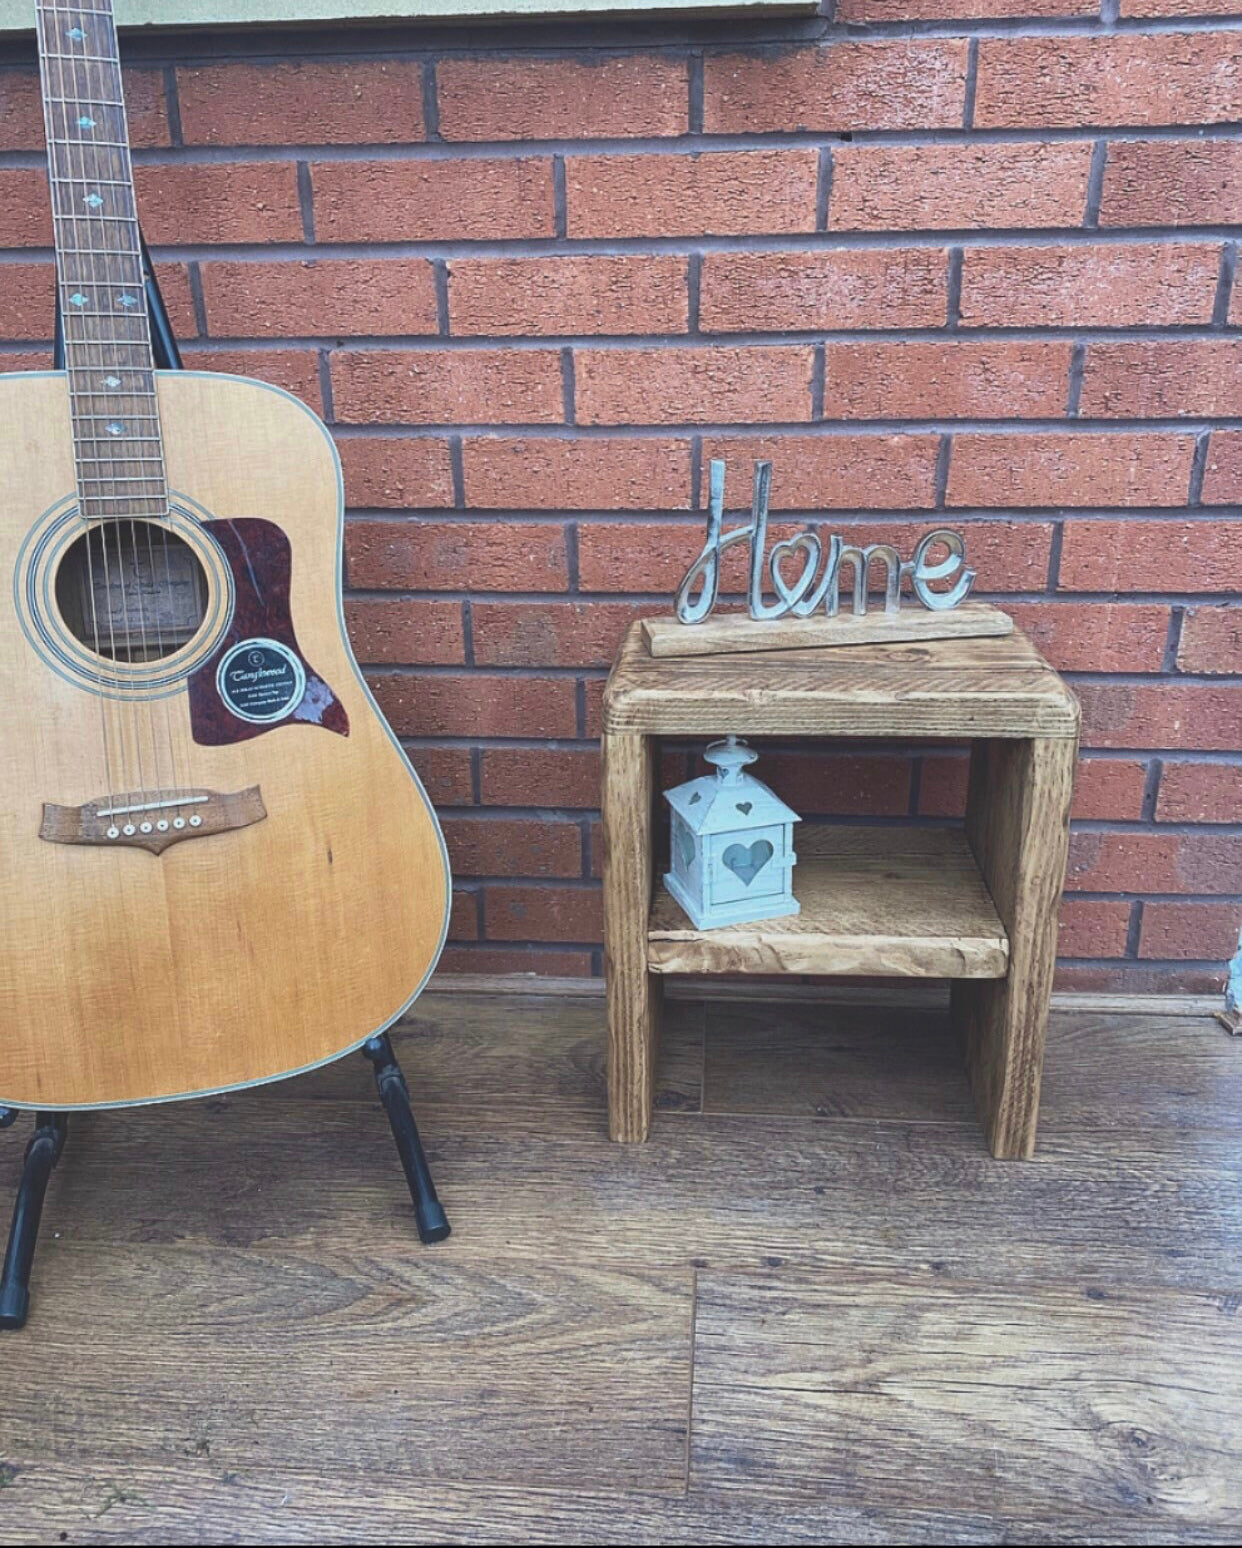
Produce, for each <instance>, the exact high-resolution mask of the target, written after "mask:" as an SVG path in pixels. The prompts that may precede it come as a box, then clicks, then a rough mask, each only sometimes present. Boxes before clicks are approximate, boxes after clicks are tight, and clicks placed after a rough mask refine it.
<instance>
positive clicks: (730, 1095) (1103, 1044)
mask: <svg viewBox="0 0 1242 1548" xmlns="http://www.w3.org/2000/svg"><path fill="white" fill-rule="evenodd" d="M705 1050H706V1051H705V1068H704V1087H705V1090H704V1099H703V1101H704V1108H705V1110H706V1111H708V1112H713V1113H738V1114H771V1115H778V1114H787V1115H790V1116H797V1117H810V1116H817V1117H821V1118H831V1119H854V1118H861V1119H866V1120H874V1119H899V1120H902V1121H906V1122H913V1123H920V1122H927V1123H950V1122H951V1123H974V1122H975V1121H976V1120H975V1115H974V1107H973V1105H972V1103H971V1099H970V1091H969V1088H968V1085H967V1081H966V1074H965V1062H964V1057H963V1054H962V1051H961V1048H960V1046H959V1044H958V1041H957V1038H956V1036H955V1034H954V1032H953V1030H952V1028H951V1027H950V1025H949V1018H948V1013H947V1011H941V1010H935V1009H928V1010H922V1011H916V1010H910V1009H904V1010H900V1011H897V1010H892V1009H888V1008H886V1007H885V1006H883V1005H875V1006H860V1005H833V1004H820V1005H814V1004H799V1005H768V1006H764V1005H756V1004H752V1003H738V1004H728V1003H725V1004H709V1005H708V1006H707V1030H706V1041H705ZM1135 1125H1140V1126H1143V1127H1147V1128H1155V1127H1158V1126H1165V1125H1167V1126H1168V1127H1170V1128H1181V1127H1198V1128H1236V1127H1238V1126H1239V1125H1242V1045H1239V1044H1237V1043H1231V1042H1230V1040H1229V1038H1228V1037H1227V1035H1226V1034H1225V1033H1224V1031H1223V1029H1222V1028H1221V1027H1220V1026H1219V1025H1218V1024H1216V1023H1214V1022H1213V1021H1212V1020H1210V1019H1209V1018H1206V1017H1202V1018H1188V1017H1172V1016H1133V1015H1130V1016H1127V1015H1117V1014H1112V1015H1100V1014H1093V1013H1091V1012H1086V1011H1073V1012H1071V1011H1062V1012H1058V1013H1056V1014H1054V1015H1053V1017H1052V1020H1051V1023H1050V1025H1049V1030H1048V1051H1047V1057H1046V1059H1045V1061H1044V1083H1043V1095H1042V1101H1041V1104H1040V1132H1041V1134H1043V1135H1047V1134H1049V1133H1051V1132H1053V1131H1056V1130H1070V1129H1081V1130H1092V1129H1118V1128H1131V1127H1134V1126H1135Z"/></svg>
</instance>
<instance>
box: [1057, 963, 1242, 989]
mask: <svg viewBox="0 0 1242 1548" xmlns="http://www.w3.org/2000/svg"><path fill="white" fill-rule="evenodd" d="M1052 986H1053V988H1054V989H1055V990H1057V991H1062V990H1063V991H1065V992H1067V993H1069V992H1074V993H1077V994H1114V993H1116V994H1126V995H1133V994H1150V995H1168V994H1220V992H1221V991H1222V990H1223V989H1224V987H1225V970H1224V968H1223V967H1222V968H1211V969H1206V968H1198V967H1195V968H1184V967H1168V966H1164V965H1161V966H1152V967H1141V966H1139V965H1138V964H1136V963H1133V962H1118V963H1116V964H1115V965H1113V966H1109V967H1105V966H1103V965H1101V964H1098V963H1082V964H1079V963H1076V962H1066V963H1059V964H1058V965H1057V971H1056V976H1055V977H1054V978H1053V980H1052Z"/></svg>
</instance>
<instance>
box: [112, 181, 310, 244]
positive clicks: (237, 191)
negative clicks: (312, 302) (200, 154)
mask: <svg viewBox="0 0 1242 1548" xmlns="http://www.w3.org/2000/svg"><path fill="white" fill-rule="evenodd" d="M134 185H135V189H136V191H137V197H138V211H139V214H140V215H141V216H142V229H143V234H144V235H145V237H146V239H147V241H148V242H154V243H157V244H161V245H165V246H182V247H184V246H187V245H189V244H190V243H216V242H238V243H243V242H300V241H301V240H302V210H301V206H300V205H299V203H298V181H297V172H296V170H295V169H294V167H293V165H292V164H291V163H289V162H283V161H229V162H220V163H217V162H186V163H169V164H164V163H160V164H158V165H155V166H150V165H145V166H138V167H135V169H134Z"/></svg>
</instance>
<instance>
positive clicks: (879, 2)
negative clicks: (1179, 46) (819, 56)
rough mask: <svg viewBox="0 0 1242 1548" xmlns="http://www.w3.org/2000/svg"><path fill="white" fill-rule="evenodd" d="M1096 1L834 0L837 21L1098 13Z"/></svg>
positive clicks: (1023, 16) (1083, 14) (985, 17)
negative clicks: (835, 0) (835, 1)
mask: <svg viewBox="0 0 1242 1548" xmlns="http://www.w3.org/2000/svg"><path fill="white" fill-rule="evenodd" d="M1099 9H1100V8H1099V3H1098V0H837V9H836V20H837V21H839V22H886V21H946V20H948V19H949V18H950V17H957V16H960V17H963V18H965V19H967V20H971V21H973V20H976V19H983V20H988V19H990V18H992V17H1010V16H1016V17H1021V18H1025V17H1028V16H1098V15H1099Z"/></svg>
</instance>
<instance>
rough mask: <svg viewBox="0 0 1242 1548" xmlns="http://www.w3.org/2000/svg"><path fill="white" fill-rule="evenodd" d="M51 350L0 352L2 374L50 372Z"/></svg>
mask: <svg viewBox="0 0 1242 1548" xmlns="http://www.w3.org/2000/svg"><path fill="white" fill-rule="evenodd" d="M51 369H52V351H51V350H50V349H3V350H0V374H5V373H8V372H21V371H50V370H51Z"/></svg>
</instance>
